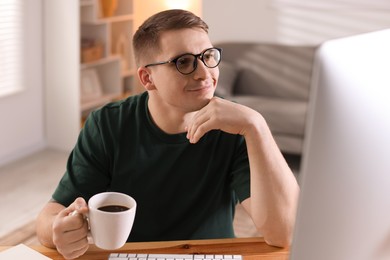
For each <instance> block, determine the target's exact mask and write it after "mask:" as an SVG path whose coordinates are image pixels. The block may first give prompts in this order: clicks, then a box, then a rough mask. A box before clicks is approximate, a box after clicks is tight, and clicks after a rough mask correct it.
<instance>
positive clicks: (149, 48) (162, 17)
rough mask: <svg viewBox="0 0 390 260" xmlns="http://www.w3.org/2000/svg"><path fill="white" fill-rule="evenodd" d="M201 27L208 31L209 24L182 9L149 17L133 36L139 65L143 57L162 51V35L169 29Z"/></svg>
mask: <svg viewBox="0 0 390 260" xmlns="http://www.w3.org/2000/svg"><path fill="white" fill-rule="evenodd" d="M185 28H200V29H202V30H204V31H205V32H206V33H208V29H209V27H208V25H207V24H206V23H205V22H204V21H203V20H202V19H201V18H200V17H198V16H196V15H195V14H193V13H191V12H189V11H186V10H180V9H172V10H166V11H162V12H159V13H157V14H154V15H153V16H151V17H149V18H148V19H147V20H145V21H144V23H143V24H142V25H141V26H140V27H139V28H138V30H137V31H136V32H135V34H134V36H133V50H134V57H135V62H136V64H137V66H140V62H141V57H143V58H144V57H145V58H149V57H150V55H151V54H152V53H153V54H155V53H158V52H159V51H160V45H159V40H160V35H161V33H162V32H165V31H169V30H179V29H185Z"/></svg>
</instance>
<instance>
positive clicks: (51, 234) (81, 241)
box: [36, 198, 89, 259]
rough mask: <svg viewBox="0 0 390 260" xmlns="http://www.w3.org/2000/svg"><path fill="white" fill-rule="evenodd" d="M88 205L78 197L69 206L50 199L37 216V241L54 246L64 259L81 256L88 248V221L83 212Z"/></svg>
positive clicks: (86, 209) (86, 210) (85, 211)
mask: <svg viewBox="0 0 390 260" xmlns="http://www.w3.org/2000/svg"><path fill="white" fill-rule="evenodd" d="M87 212H88V206H87V204H86V202H85V200H84V199H82V198H78V199H76V200H75V202H74V203H72V204H71V205H70V206H69V207H67V208H65V207H64V206H63V205H61V204H59V203H57V202H55V201H50V202H48V203H47V204H46V205H45V207H44V208H43V209H42V211H41V212H40V214H39V215H38V218H37V224H36V231H37V236H38V239H39V242H40V243H41V244H42V245H44V246H46V247H50V248H56V249H57V250H58V252H59V253H61V254H62V255H63V256H64V257H65V258H66V259H73V258H76V257H79V256H81V255H82V254H84V253H85V251H86V250H87V249H88V247H89V244H88V240H87V234H88V223H87V221H86V220H85V219H84V214H86V213H87Z"/></svg>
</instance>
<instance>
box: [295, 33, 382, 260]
mask: <svg viewBox="0 0 390 260" xmlns="http://www.w3.org/2000/svg"><path fill="white" fill-rule="evenodd" d="M299 181H300V185H301V194H300V200H299V206H298V213H297V220H296V225H295V230H294V236H293V242H292V248H291V259H293V260H305V259H308V260H309V259H310V260H312V259H316V260H322V259H324V260H325V259H326V260H329V259H332V260H337V259H343V260H344V259H346V260H349V259H354V260H359V259H362V260H363V259H364V260H370V259H376V260H377V259H390V30H381V31H376V32H372V33H366V34H361V35H356V36H351V37H346V38H341V39H335V40H330V41H327V42H325V43H324V44H322V45H321V46H320V47H319V48H318V50H317V52H316V56H315V62H314V69H313V79H312V89H311V97H310V101H309V115H308V118H307V126H306V134H305V140H304V150H303V155H302V165H301V172H300V176H299Z"/></svg>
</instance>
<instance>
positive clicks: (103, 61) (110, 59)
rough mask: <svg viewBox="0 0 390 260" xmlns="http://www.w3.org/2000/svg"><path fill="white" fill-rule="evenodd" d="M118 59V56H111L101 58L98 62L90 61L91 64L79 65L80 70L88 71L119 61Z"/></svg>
mask: <svg viewBox="0 0 390 260" xmlns="http://www.w3.org/2000/svg"><path fill="white" fill-rule="evenodd" d="M120 59H121V57H120V56H119V55H111V56H109V57H106V58H102V59H99V60H96V61H92V62H88V63H82V64H81V65H80V68H81V69H82V70H83V69H88V68H92V67H96V66H100V65H104V64H106V63H110V62H113V61H119V60H120Z"/></svg>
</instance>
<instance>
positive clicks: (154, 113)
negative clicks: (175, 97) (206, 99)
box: [148, 96, 196, 134]
mask: <svg viewBox="0 0 390 260" xmlns="http://www.w3.org/2000/svg"><path fill="white" fill-rule="evenodd" d="M148 109H149V114H150V117H151V119H152V120H153V122H154V123H155V124H156V125H157V126H158V127H159V128H160V129H161V130H162V131H164V132H165V133H167V134H179V133H184V132H186V130H185V127H186V126H187V125H188V122H189V120H191V119H192V117H193V116H194V115H195V113H196V112H185V111H181V110H179V109H175V108H172V107H168V106H164V105H163V104H160V103H158V102H153V100H151V98H150V96H149V102H148Z"/></svg>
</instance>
